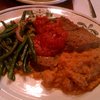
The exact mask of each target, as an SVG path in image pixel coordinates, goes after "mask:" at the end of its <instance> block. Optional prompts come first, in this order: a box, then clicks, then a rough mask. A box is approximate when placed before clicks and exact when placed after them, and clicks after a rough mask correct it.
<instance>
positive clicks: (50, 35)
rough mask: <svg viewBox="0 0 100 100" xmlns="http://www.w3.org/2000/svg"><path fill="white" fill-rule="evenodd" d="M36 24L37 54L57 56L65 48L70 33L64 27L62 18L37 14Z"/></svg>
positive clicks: (35, 41) (35, 43) (35, 42)
mask: <svg viewBox="0 0 100 100" xmlns="http://www.w3.org/2000/svg"><path fill="white" fill-rule="evenodd" d="M34 25H35V28H36V32H37V35H36V36H35V39H34V41H33V42H34V45H35V50H36V53H37V55H39V56H55V55H56V54H58V53H60V52H61V51H62V50H63V48H64V47H65V41H66V37H67V34H68V33H67V32H66V31H65V30H64V29H63V24H62V21H61V18H55V19H49V18H48V17H46V16H37V17H36V20H35V21H34Z"/></svg>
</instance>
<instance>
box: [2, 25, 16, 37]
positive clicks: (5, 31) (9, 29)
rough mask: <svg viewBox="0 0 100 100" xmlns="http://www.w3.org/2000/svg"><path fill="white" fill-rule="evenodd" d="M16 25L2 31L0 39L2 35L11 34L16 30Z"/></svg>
mask: <svg viewBox="0 0 100 100" xmlns="http://www.w3.org/2000/svg"><path fill="white" fill-rule="evenodd" d="M17 26H18V25H17V24H14V25H12V26H11V27H9V28H7V29H6V30H4V31H3V32H2V33H1V34H0V38H1V37H2V35H4V34H7V33H10V32H12V31H13V30H14V29H15V28H17Z"/></svg>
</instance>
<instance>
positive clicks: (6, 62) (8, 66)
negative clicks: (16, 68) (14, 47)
mask: <svg viewBox="0 0 100 100" xmlns="http://www.w3.org/2000/svg"><path fill="white" fill-rule="evenodd" d="M4 64H5V67H6V69H7V71H8V70H9V68H10V64H9V62H8V61H7V60H5V61H4Z"/></svg>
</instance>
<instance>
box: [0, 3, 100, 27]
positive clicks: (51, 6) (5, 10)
mask: <svg viewBox="0 0 100 100" xmlns="http://www.w3.org/2000/svg"><path fill="white" fill-rule="evenodd" d="M40 7H41V8H54V9H62V10H64V11H67V12H70V13H74V14H76V15H78V16H81V17H84V18H86V19H88V20H90V21H92V22H94V23H95V24H97V25H99V26H100V22H99V21H98V20H96V19H94V18H92V17H90V16H88V15H85V14H83V13H80V12H78V11H75V10H72V9H68V8H65V7H59V6H53V5H21V6H15V7H10V8H6V9H3V10H1V11H0V15H2V14H4V13H7V12H10V11H13V10H17V9H24V8H40Z"/></svg>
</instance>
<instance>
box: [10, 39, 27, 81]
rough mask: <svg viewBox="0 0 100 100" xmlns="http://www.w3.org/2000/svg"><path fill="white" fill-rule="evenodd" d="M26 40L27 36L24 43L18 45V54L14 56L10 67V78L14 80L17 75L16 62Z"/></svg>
mask: <svg viewBox="0 0 100 100" xmlns="http://www.w3.org/2000/svg"><path fill="white" fill-rule="evenodd" d="M26 41H27V37H25V40H24V41H23V42H22V44H20V45H19V47H18V49H17V51H16V54H15V55H14V57H13V61H12V64H11V67H10V69H9V71H8V78H9V79H11V80H13V81H14V80H15V75H14V68H15V64H16V61H17V58H18V56H19V54H20V52H21V50H22V49H23V47H24V46H25V44H26Z"/></svg>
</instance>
